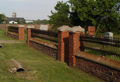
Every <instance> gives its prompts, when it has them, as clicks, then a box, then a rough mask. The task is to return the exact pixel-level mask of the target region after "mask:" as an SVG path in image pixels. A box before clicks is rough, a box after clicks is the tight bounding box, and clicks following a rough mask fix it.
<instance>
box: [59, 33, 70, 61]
mask: <svg viewBox="0 0 120 82" xmlns="http://www.w3.org/2000/svg"><path fill="white" fill-rule="evenodd" d="M68 37H69V32H67V31H64V32H63V31H59V32H58V60H59V61H61V62H65V61H66V62H68V60H67V59H68V58H67V56H66V55H69V52H68V50H67V49H68V48H67V47H68V45H69V44H68V43H69V41H68Z"/></svg>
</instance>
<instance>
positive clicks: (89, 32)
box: [88, 26, 95, 35]
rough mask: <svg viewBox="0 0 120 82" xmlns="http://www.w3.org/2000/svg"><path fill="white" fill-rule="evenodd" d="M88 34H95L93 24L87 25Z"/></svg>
mask: <svg viewBox="0 0 120 82" xmlns="http://www.w3.org/2000/svg"><path fill="white" fill-rule="evenodd" d="M88 35H95V27H94V26H89V27H88Z"/></svg>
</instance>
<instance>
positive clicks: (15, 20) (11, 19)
mask: <svg viewBox="0 0 120 82" xmlns="http://www.w3.org/2000/svg"><path fill="white" fill-rule="evenodd" d="M24 22H25V19H24V18H23V17H17V13H16V12H13V13H12V17H8V23H10V24H19V23H24Z"/></svg>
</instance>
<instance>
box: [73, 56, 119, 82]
mask: <svg viewBox="0 0 120 82" xmlns="http://www.w3.org/2000/svg"><path fill="white" fill-rule="evenodd" d="M75 58H76V67H77V68H78V69H80V70H83V71H85V72H87V73H91V74H93V75H95V76H97V77H99V78H101V79H104V80H105V81H107V82H120V71H119V70H116V69H113V68H110V67H108V66H106V65H103V64H99V63H96V62H93V61H90V60H87V59H85V58H81V57H79V56H76V57H75Z"/></svg>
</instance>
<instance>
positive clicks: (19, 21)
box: [8, 17, 24, 23]
mask: <svg viewBox="0 0 120 82" xmlns="http://www.w3.org/2000/svg"><path fill="white" fill-rule="evenodd" d="M8 21H9V22H10V21H14V22H18V23H24V18H10V17H9V18H8Z"/></svg>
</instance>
